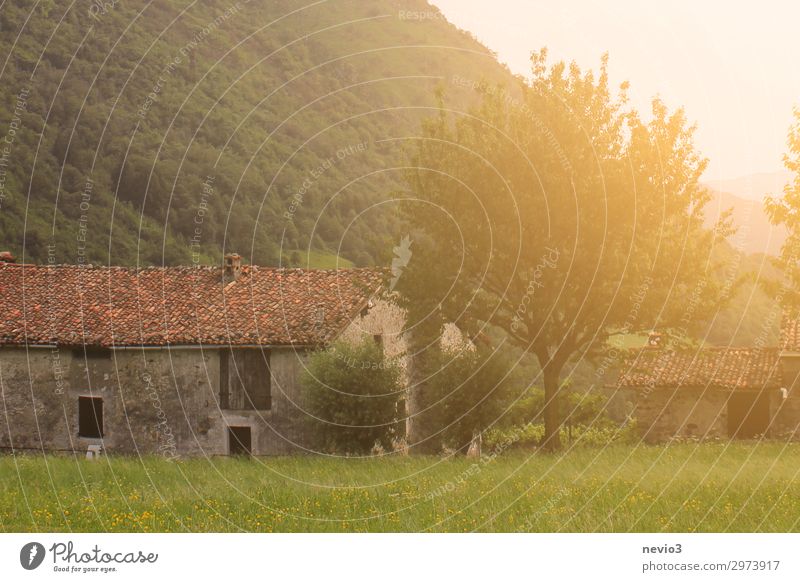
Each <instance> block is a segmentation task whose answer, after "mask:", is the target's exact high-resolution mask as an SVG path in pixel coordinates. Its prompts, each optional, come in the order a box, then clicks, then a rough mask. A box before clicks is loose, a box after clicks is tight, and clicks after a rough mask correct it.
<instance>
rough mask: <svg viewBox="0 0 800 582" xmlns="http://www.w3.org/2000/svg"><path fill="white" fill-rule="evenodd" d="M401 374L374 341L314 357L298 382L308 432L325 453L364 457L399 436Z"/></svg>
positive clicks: (339, 346) (339, 345)
mask: <svg viewBox="0 0 800 582" xmlns="http://www.w3.org/2000/svg"><path fill="white" fill-rule="evenodd" d="M400 378H401V371H400V368H399V367H398V366H397V364H396V362H394V361H393V360H391V359H388V358H386V356H385V355H384V353H383V350H382V349H381V348H380V347H379V346H378V345H377V344H376V343H375V342H373V341H371V340H365V341H364V342H362V343H360V344H357V345H352V344H347V343H344V342H337V343H335V344H334V345H332V346H331V347H330V348H328V349H327V350H323V351H319V352H315V353H314V354H312V355H311V357H310V358H309V360H308V365H307V367H306V370H305V372H304V373H303V377H302V385H303V389H304V394H305V402H306V404H307V406H308V413H309V415H310V420H309V424H310V426H309V431H310V432H311V434H312V435H314V438H315V440H316V443H315V444H316V445H317V446H318V447H320V448H321V449H322V450H325V451H328V452H338V453H345V454H367V453H369V452H370V451H371V450H372V449H373V447H375V446H376V444H377V445H379V446H381V447H383V448H389V447H391V445H392V441H393V440H395V439H398V438H399V437H401V436H403V434H404V431H403V427H404V421H402V420H398V419H400V418H401V417H402V416H403V414H402V412H403V405H404V399H403V397H404V392H403V388H402V385H401V382H400Z"/></svg>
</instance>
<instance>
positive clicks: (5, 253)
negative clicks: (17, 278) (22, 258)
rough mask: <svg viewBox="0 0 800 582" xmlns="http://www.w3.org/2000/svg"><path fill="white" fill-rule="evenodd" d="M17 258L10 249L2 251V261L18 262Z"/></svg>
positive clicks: (0, 258)
mask: <svg viewBox="0 0 800 582" xmlns="http://www.w3.org/2000/svg"><path fill="white" fill-rule="evenodd" d="M16 262H17V260H16V259H15V258H14V255H12V254H11V253H10V252H9V251H2V252H0V263H16Z"/></svg>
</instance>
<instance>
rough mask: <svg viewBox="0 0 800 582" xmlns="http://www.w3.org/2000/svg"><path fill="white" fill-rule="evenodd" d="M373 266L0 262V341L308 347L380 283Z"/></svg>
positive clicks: (341, 324)
mask: <svg viewBox="0 0 800 582" xmlns="http://www.w3.org/2000/svg"><path fill="white" fill-rule="evenodd" d="M382 280H383V272H382V271H381V270H378V269H341V270H302V269H273V268H265V267H254V266H244V267H242V274H241V276H240V277H239V279H238V280H236V281H229V282H227V284H224V283H223V280H222V275H221V269H220V268H212V267H150V268H143V269H129V268H122V267H80V266H66V265H65V266H61V265H58V266H36V265H14V264H4V263H0V345H2V344H6V345H8V344H69V345H94V346H138V345H168V344H171V345H196V344H211V345H227V344H232V345H250V344H258V345H315V344H319V343H324V342H326V341H329V340H330V339H333V338H334V337H335V336H336V335H338V334H339V333H341V331H342V330H343V329H344V328H345V327H346V326H347V325H348V323H350V321H352V320H353V318H354V317H355V315H356V314H357V313H358V312H359V310H360V309H361V308H362V307H363V306H364V304H365V303H366V302H367V301H368V300H369V298H370V296H372V295H373V294H375V293H376V292H377V291H378V290H379V289H380V288H381V286H382Z"/></svg>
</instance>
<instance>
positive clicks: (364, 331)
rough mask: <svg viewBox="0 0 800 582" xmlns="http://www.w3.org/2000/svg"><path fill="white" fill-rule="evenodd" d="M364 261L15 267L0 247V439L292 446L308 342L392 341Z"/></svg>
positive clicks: (123, 447) (195, 450)
mask: <svg viewBox="0 0 800 582" xmlns="http://www.w3.org/2000/svg"><path fill="white" fill-rule="evenodd" d="M382 281H383V274H382V272H381V271H380V270H377V269H345V270H335V271H333V270H302V269H274V268H263V267H256V266H243V265H242V264H241V258H240V257H239V256H238V255H228V256H226V257H225V264H224V267H222V268H216V267H158V268H156V267H152V268H142V269H129V268H121V267H78V266H61V265H45V266H37V265H20V264H14V263H13V262H10V259H9V258H8V257H7V256H6V257H5V261H3V260H2V259H0V407H2V410H0V447H2V449H3V450H6V451H22V450H51V451H57V450H61V451H86V450H87V448H88V447H90V446H97V445H102V446H103V447H104V448H105V450H107V451H109V452H118V453H132V454H162V455H165V456H183V455H226V454H232V453H237V452H247V453H252V454H256V455H272V454H286V453H292V452H298V451H303V450H304V449H305V447H306V439H305V436H306V435H304V431H303V429H302V426H303V424H302V423H301V422H298V418H299V416H300V415H301V414H302V413H301V409H302V402H301V391H300V385H299V379H300V374H301V372H302V369H303V362H304V358H305V357H306V355H307V354H308V353H309V350H313V349H317V348H319V347H320V346H323V345H325V344H327V343H328V342H330V341H332V340H334V339H336V338H338V337H346V338H351V339H355V338H359V337H363V336H365V335H366V336H368V337H369V338H372V339H374V340H375V341H377V342H380V343H381V344H382V345H383V346H384V349H385V350H386V352H387V353H388V355H397V354H400V353H402V352H403V351H404V346H403V341H404V340H403V338H402V335H401V333H402V326H403V318H402V312H401V311H400V310H399V309H398V308H397V307H396V306H394V305H393V304H392V303H391V302H388V301H386V300H384V299H382V298H381V297H382V295H381V290H382V284H383V283H382Z"/></svg>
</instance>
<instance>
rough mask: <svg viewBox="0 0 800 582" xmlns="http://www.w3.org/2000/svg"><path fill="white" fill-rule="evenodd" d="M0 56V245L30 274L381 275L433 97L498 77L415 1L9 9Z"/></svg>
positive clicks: (20, 4) (471, 43)
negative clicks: (320, 271) (112, 268)
mask: <svg viewBox="0 0 800 582" xmlns="http://www.w3.org/2000/svg"><path fill="white" fill-rule="evenodd" d="M0 47H2V48H0V55H8V58H7V60H6V61H5V65H4V66H3V67H2V69H1V70H0V81H1V82H0V99H1V101H0V102H1V103H2V104H3V106H2V107H1V108H0V132H3V133H4V134H5V136H6V137H12V138H13V139H12V140H11V142H12V143H10V144H7V145H8V147H7V149H6V151H5V153H3V152H2V150H0V155H2V158H0V171H2V172H3V174H0V179H1V180H2V181H0V185H1V186H0V231H1V232H2V233H3V240H2V242H0V246H1V247H2V248H0V250H6V249H8V250H11V251H12V252H14V254H15V255H18V256H21V257H23V258H24V260H26V261H31V262H45V261H47V260H50V261H53V262H57V263H61V262H64V263H73V262H89V263H113V264H137V263H141V264H162V263H166V264H181V263H182V264H188V263H190V262H206V261H209V260H216V259H218V258H219V256H220V254H221V253H222V252H223V248H224V249H226V250H235V251H238V252H240V253H241V254H243V255H244V256H245V257H246V259H248V260H250V261H252V262H255V263H259V264H265V265H274V264H278V263H279V262H281V261H282V260H283V261H285V260H287V259H289V260H290V262H293V263H303V262H304V260H305V256H306V251H309V250H313V251H314V253H319V252H323V253H333V254H338V255H341V256H342V257H343V258H345V259H349V260H352V261H354V262H355V263H356V264H359V265H367V264H373V263H376V262H385V260H386V256H385V255H386V253H390V252H391V251H390V249H391V246H392V244H396V242H397V239H398V237H399V236H400V234H401V233H398V232H397V228H398V227H397V224H396V220H395V218H394V213H393V208H392V206H391V204H390V203H386V202H385V201H386V200H387V199H388V197H389V194H390V193H391V192H392V191H396V190H398V189H400V188H402V177H403V169H402V166H403V164H404V162H405V156H404V152H403V148H404V146H406V145H408V144H409V143H410V142H409V139H408V138H413V137H414V136H415V135H418V133H419V124H420V121H421V119H423V118H424V117H427V116H430V115H431V114H432V110H431V109H430V108H431V107H433V106H435V105H436V97H435V91H436V88H437V87H443V88H444V89H445V92H446V100H447V101H446V103H447V104H448V105H449V106H452V107H453V108H455V109H463V108H464V107H465V105H466V103H467V102H468V101H469V100H470V99H471V98H472V97H471V95H472V93H473V92H472V91H471V89H470V85H471V84H472V83H473V82H476V81H480V80H488V81H490V82H492V83H495V82H503V83H507V82H508V81H510V79H511V76H510V74H509V73H508V71H507V70H506V69H505V68H503V67H502V66H500V65H499V64H498V63H497V61H496V60H495V58H494V56H493V55H492V54H491V53H490V52H489V51H488V50H487V49H486V48H485V47H484V46H482V45H480V44H479V43H478V42H477V41H475V40H474V39H473V38H472V37H471V36H470V35H469V34H467V33H465V32H463V31H459V30H458V29H456V28H455V27H454V26H452V25H450V24H449V23H447V22H446V21H445V20H444V18H442V17H441V15H440V13H439V12H438V10H437V9H436V8H433V7H432V6H430V5H429V4H428V3H427V2H424V1H423V0H405V1H396V0H373V1H370V2H363V1H358V0H337V1H335V2H334V1H320V2H315V3H311V4H309V3H305V2H300V1H297V0H282V1H270V2H258V3H257V2H246V1H244V0H241V1H239V2H235V1H234V2H231V3H226V2H208V1H206V2H203V1H199V2H198V1H187V0H158V1H155V2H145V1H143V0H138V1H126V2H124V3H123V2H116V3H114V2H108V3H92V4H87V3H74V4H73V5H72V6H71V7H70V5H69V4H68V3H56V2H54V1H52V0H47V1H42V2H38V3H36V2H33V1H32V0H8V1H6V2H5V3H4V5H3V7H2V10H0ZM12 133H13V135H12ZM0 139H2V137H0ZM310 256H317V255H316V254H315V255H310Z"/></svg>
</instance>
